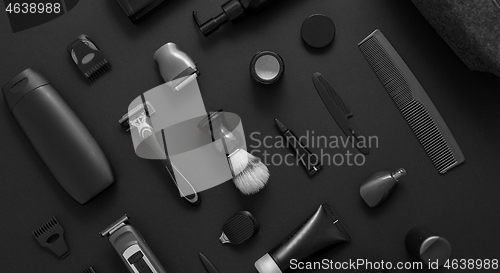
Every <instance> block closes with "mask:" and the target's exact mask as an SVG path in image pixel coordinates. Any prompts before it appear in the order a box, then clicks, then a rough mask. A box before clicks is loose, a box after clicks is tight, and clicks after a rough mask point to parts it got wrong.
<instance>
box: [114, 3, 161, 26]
mask: <svg viewBox="0 0 500 273" xmlns="http://www.w3.org/2000/svg"><path fill="white" fill-rule="evenodd" d="M117 1H118V4H120V6H121V7H122V9H123V11H124V12H125V14H127V16H128V18H129V19H130V20H131V21H132V22H133V23H138V22H140V21H141V20H142V19H143V18H144V17H146V15H149V14H151V13H152V12H153V11H155V10H156V9H157V8H159V7H160V5H162V4H163V3H165V2H166V0H117Z"/></svg>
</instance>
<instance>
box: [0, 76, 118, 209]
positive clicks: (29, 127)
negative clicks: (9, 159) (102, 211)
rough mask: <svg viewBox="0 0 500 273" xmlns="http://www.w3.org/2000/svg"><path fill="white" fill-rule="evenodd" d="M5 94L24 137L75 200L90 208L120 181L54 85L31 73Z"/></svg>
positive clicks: (6, 88) (11, 84)
mask: <svg viewBox="0 0 500 273" xmlns="http://www.w3.org/2000/svg"><path fill="white" fill-rule="evenodd" d="M2 91H3V96H4V98H5V102H6V103H7V106H8V107H9V110H10V112H11V113H12V115H13V116H14V118H15V119H16V121H17V123H18V124H19V126H20V127H21V129H22V130H23V132H24V134H25V135H26V137H27V138H28V140H29V141H30V142H31V144H32V145H33V147H34V148H35V150H36V151H37V153H38V154H39V155H40V157H41V158H42V160H43V161H44V163H45V165H47V167H48V168H49V170H50V171H51V173H52V174H53V175H54V177H55V178H56V180H57V181H58V182H59V184H60V185H61V186H62V187H63V188H64V189H65V190H66V192H67V193H68V194H69V195H70V196H71V197H73V199H75V200H76V201H77V202H79V203H80V204H85V203H86V202H88V201H89V200H90V199H92V197H94V196H95V195H97V194H98V193H99V192H101V191H102V190H104V189H105V188H107V187H108V186H109V185H111V184H112V183H113V182H114V175H113V172H112V170H111V165H110V164H109V161H108V159H107V158H106V156H105V155H104V152H103V151H102V150H101V147H99V145H98V144H97V142H96V141H95V139H94V138H93V137H92V135H91V134H90V133H89V131H88V130H87V128H86V127H85V125H83V123H82V122H81V121H80V119H79V118H78V117H77V116H76V114H75V113H74V112H73V110H72V109H71V108H70V107H69V106H68V104H67V103H66V101H64V99H63V98H62V97H61V96H60V95H59V93H58V92H57V90H56V89H55V88H54V87H53V86H52V84H50V82H49V81H48V80H46V79H45V78H44V77H43V76H41V75H40V74H38V73H37V72H35V71H33V70H31V69H26V70H24V71H23V72H21V73H20V74H19V75H17V76H15V77H14V78H13V79H12V80H10V81H9V82H8V83H7V84H6V85H5V86H4V87H3V88H2Z"/></svg>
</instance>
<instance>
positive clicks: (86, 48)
mask: <svg viewBox="0 0 500 273" xmlns="http://www.w3.org/2000/svg"><path fill="white" fill-rule="evenodd" d="M68 52H69V54H70V55H71V59H73V62H75V64H76V65H77V66H78V69H80V71H81V72H82V74H83V75H84V76H85V77H86V78H87V80H89V81H90V82H91V83H92V82H94V81H96V80H97V79H99V78H100V77H101V76H103V75H104V74H106V73H107V72H108V71H109V70H110V69H111V64H110V63H109V62H108V60H106V57H104V54H102V52H101V51H100V50H99V48H97V46H96V44H95V43H94V42H92V40H90V38H89V37H88V36H87V35H85V34H82V35H80V36H78V38H76V39H75V40H74V41H73V42H71V43H70V44H69V45H68Z"/></svg>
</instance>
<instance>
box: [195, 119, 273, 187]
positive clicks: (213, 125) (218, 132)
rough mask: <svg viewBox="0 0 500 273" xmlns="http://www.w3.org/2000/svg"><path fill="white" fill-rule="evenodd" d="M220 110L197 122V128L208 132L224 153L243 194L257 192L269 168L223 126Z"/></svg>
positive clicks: (267, 178) (264, 180) (263, 182)
mask: <svg viewBox="0 0 500 273" xmlns="http://www.w3.org/2000/svg"><path fill="white" fill-rule="evenodd" d="M223 115H224V113H223V112H222V110H219V111H217V112H213V113H210V115H209V116H208V117H207V118H205V119H204V120H202V121H201V122H200V123H199V124H198V128H200V129H202V130H203V131H205V132H210V134H211V135H212V137H213V139H214V141H215V140H218V139H221V141H220V142H215V146H216V147H217V149H218V150H219V151H220V152H221V153H224V154H225V155H226V156H227V158H228V161H229V166H230V168H231V172H232V175H233V182H234V184H235V185H236V187H237V188H238V189H239V190H240V191H241V192H242V193H243V194H245V195H251V194H254V193H257V192H259V191H260V190H261V189H262V188H264V187H265V186H266V185H267V181H268V180H269V176H270V175H269V170H268V169H267V167H266V165H264V163H262V161H261V160H260V159H259V158H258V157H255V156H253V155H251V154H249V153H248V152H247V151H246V150H245V149H244V147H243V144H242V143H241V141H240V140H239V139H241V138H237V137H236V136H235V134H234V133H233V132H231V131H230V130H228V129H227V128H226V126H224V124H223V121H222V118H223Z"/></svg>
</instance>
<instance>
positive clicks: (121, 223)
mask: <svg viewBox="0 0 500 273" xmlns="http://www.w3.org/2000/svg"><path fill="white" fill-rule="evenodd" d="M128 220H129V217H128V216H127V215H126V214H125V215H124V216H123V217H122V218H120V219H118V220H117V221H116V222H114V223H113V224H111V225H110V226H109V227H108V228H106V229H105V230H103V231H101V232H100V233H99V234H101V236H102V237H108V240H109V242H110V243H111V245H112V246H113V247H114V248H115V250H116V252H118V255H120V258H121V259H122V261H123V262H124V263H125V265H126V266H127V268H128V270H129V271H130V273H167V271H166V270H165V269H164V268H163V266H162V265H161V264H160V262H159V261H158V259H157V258H156V257H155V255H154V254H153V252H152V251H151V249H150V248H149V246H148V245H147V244H146V241H145V240H144V238H143V237H142V235H141V234H140V233H139V231H137V230H136V229H135V228H134V227H133V226H131V225H130V224H129V222H128Z"/></svg>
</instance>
